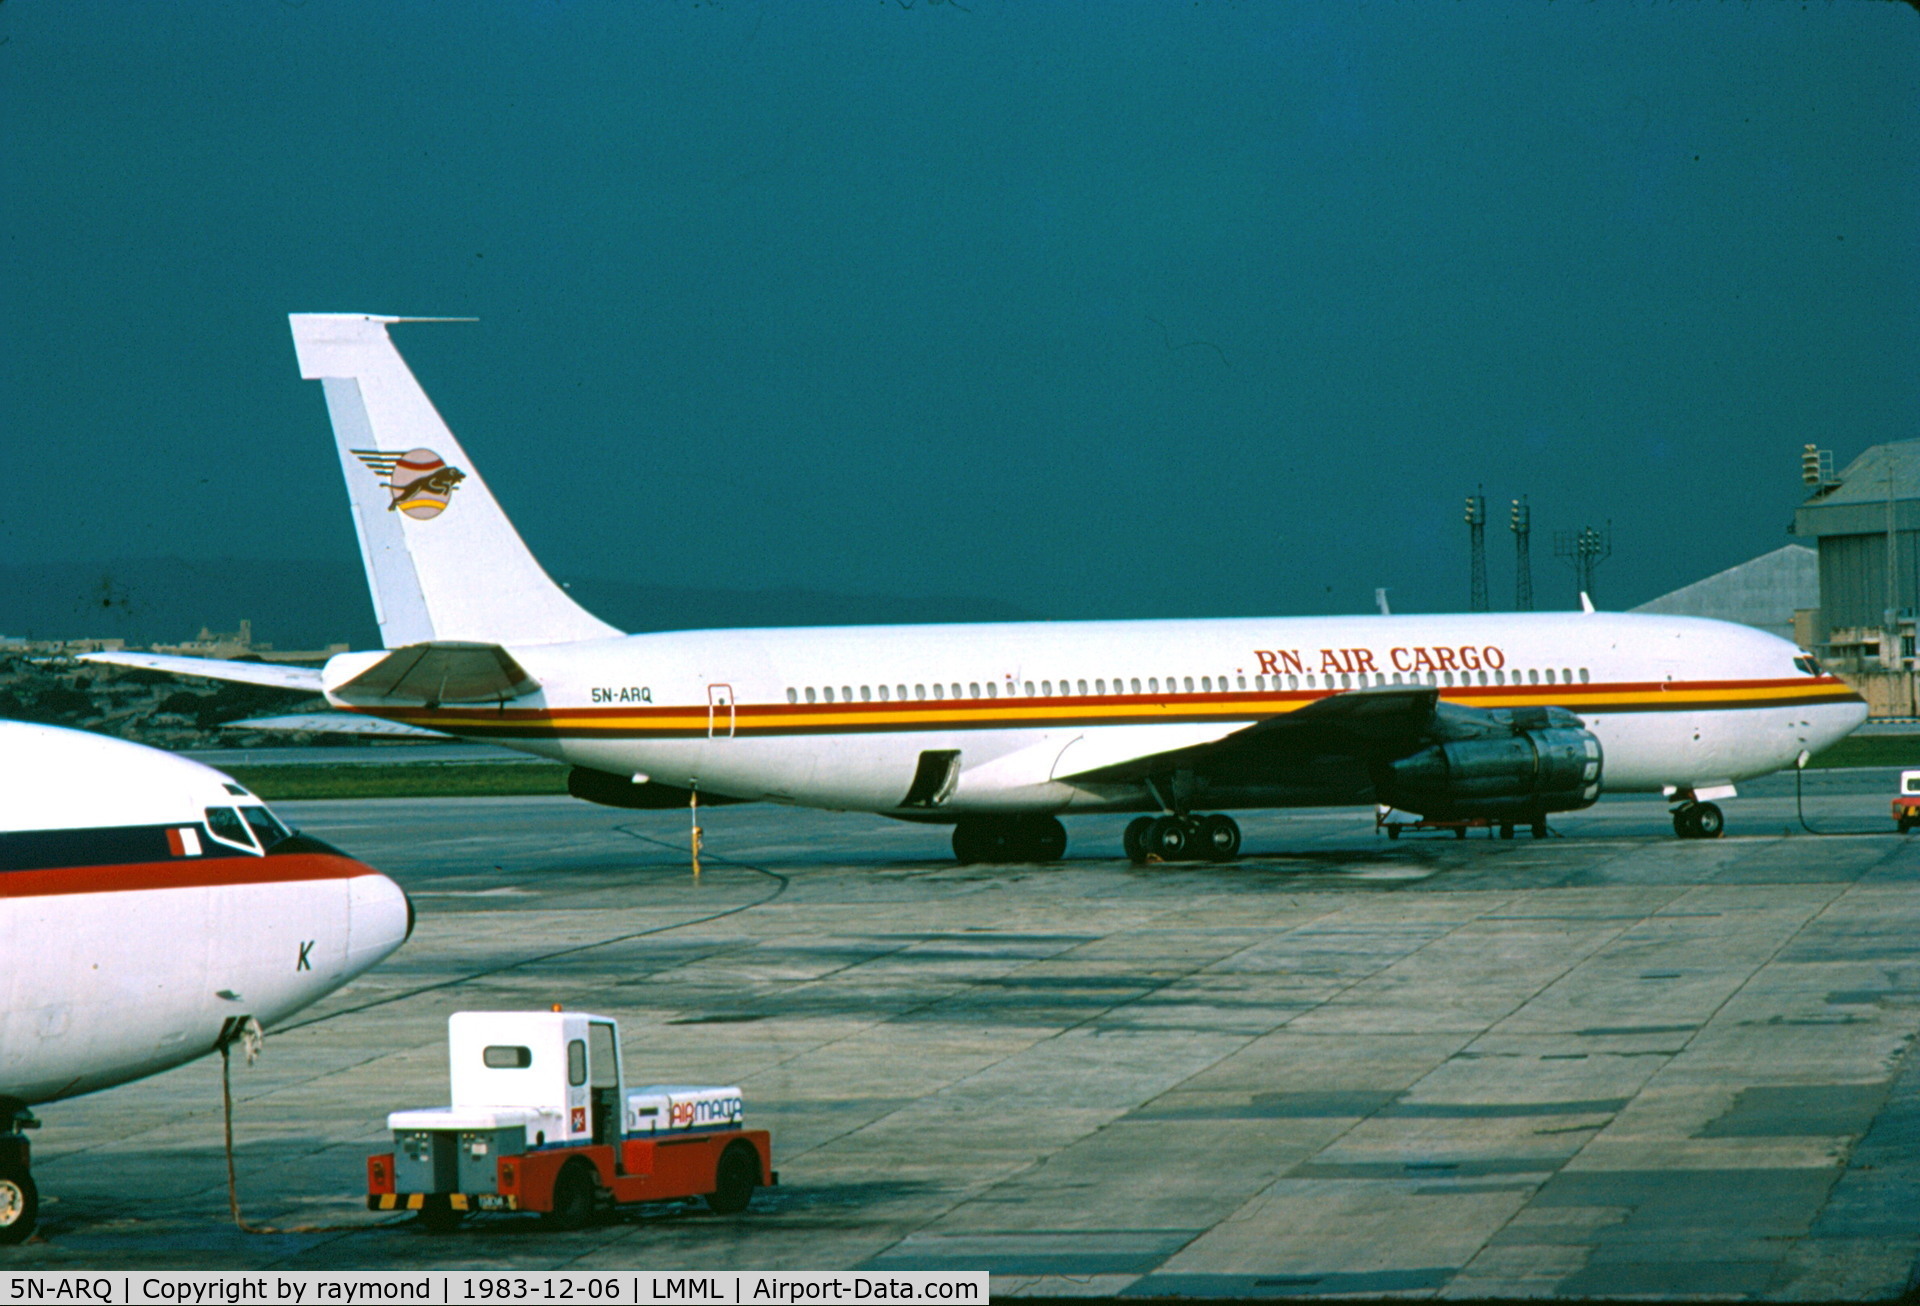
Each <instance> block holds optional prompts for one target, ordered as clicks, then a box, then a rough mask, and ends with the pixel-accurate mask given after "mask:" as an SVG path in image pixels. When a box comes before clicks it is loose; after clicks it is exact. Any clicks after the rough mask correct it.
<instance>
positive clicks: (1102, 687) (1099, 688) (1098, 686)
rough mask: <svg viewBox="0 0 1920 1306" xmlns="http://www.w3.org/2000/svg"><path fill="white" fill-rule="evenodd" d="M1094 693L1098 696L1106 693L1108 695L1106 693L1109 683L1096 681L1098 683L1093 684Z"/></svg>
mask: <svg viewBox="0 0 1920 1306" xmlns="http://www.w3.org/2000/svg"><path fill="white" fill-rule="evenodd" d="M1093 692H1094V693H1096V694H1104V693H1106V692H1107V682H1106V681H1104V680H1096V681H1094V682H1093Z"/></svg>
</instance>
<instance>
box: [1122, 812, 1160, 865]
mask: <svg viewBox="0 0 1920 1306" xmlns="http://www.w3.org/2000/svg"><path fill="white" fill-rule="evenodd" d="M1151 829H1153V818H1152V817H1151V816H1136V817H1134V818H1133V819H1132V820H1131V821H1128V822H1127V829H1126V832H1125V833H1124V834H1122V835H1121V836H1120V846H1121V847H1122V848H1124V849H1125V850H1126V853H1127V860H1128V861H1130V862H1132V863H1133V864H1134V865H1135V866H1145V865H1146V864H1147V831H1149V830H1151Z"/></svg>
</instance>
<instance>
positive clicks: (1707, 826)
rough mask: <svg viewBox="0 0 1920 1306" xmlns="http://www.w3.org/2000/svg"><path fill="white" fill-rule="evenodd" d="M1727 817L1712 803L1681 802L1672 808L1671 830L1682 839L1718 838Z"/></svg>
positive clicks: (1724, 827)
mask: <svg viewBox="0 0 1920 1306" xmlns="http://www.w3.org/2000/svg"><path fill="white" fill-rule="evenodd" d="M1726 828H1727V818H1726V817H1725V816H1722V815H1721V813H1720V809H1719V808H1718V807H1716V806H1715V805H1714V804H1712V803H1682V804H1681V805H1680V806H1678V807H1676V808H1674V809H1673V832H1674V833H1675V834H1677V835H1679V836H1680V837H1681V838H1682V839H1718V838H1719V837H1720V832H1721V831H1722V830H1724V829H1726Z"/></svg>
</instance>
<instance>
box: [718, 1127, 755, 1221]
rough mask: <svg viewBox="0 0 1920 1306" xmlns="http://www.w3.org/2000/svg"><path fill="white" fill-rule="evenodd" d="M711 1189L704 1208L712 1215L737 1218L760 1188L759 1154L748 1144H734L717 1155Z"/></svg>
mask: <svg viewBox="0 0 1920 1306" xmlns="http://www.w3.org/2000/svg"><path fill="white" fill-rule="evenodd" d="M713 1182H714V1184H715V1185H716V1186H715V1188H714V1190H713V1191H712V1192H710V1193H708V1194H707V1196H706V1202H707V1209H708V1210H709V1211H712V1212H713V1213H714V1214H715V1215H738V1214H740V1212H742V1211H744V1210H746V1209H747V1203H748V1202H751V1201H752V1200H753V1190H754V1189H755V1188H757V1187H759V1186H760V1154H759V1153H758V1152H756V1151H754V1150H753V1144H751V1143H734V1144H733V1145H732V1146H730V1147H728V1148H727V1150H726V1151H725V1152H723V1153H721V1155H720V1164H719V1165H718V1166H717V1167H716V1168H715V1170H714V1176H713Z"/></svg>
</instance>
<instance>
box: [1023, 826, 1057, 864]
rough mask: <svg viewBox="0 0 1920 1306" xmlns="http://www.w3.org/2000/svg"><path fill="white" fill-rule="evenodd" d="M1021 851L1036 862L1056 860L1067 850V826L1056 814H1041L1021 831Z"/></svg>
mask: <svg viewBox="0 0 1920 1306" xmlns="http://www.w3.org/2000/svg"><path fill="white" fill-rule="evenodd" d="M1020 833H1021V835H1022V838H1021V839H1020V843H1021V844H1022V845H1023V847H1022V851H1023V852H1025V853H1026V854H1028V855H1029V856H1031V857H1032V859H1033V860H1034V861H1036V862H1057V861H1059V860H1060V859H1061V858H1062V857H1064V856H1065V855H1066V852H1067V827H1066V826H1064V825H1062V824H1060V818H1059V817H1057V816H1042V817H1039V818H1038V819H1036V820H1035V821H1034V822H1033V824H1032V825H1031V826H1030V827H1029V828H1027V829H1025V830H1022V831H1021V832H1020Z"/></svg>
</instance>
